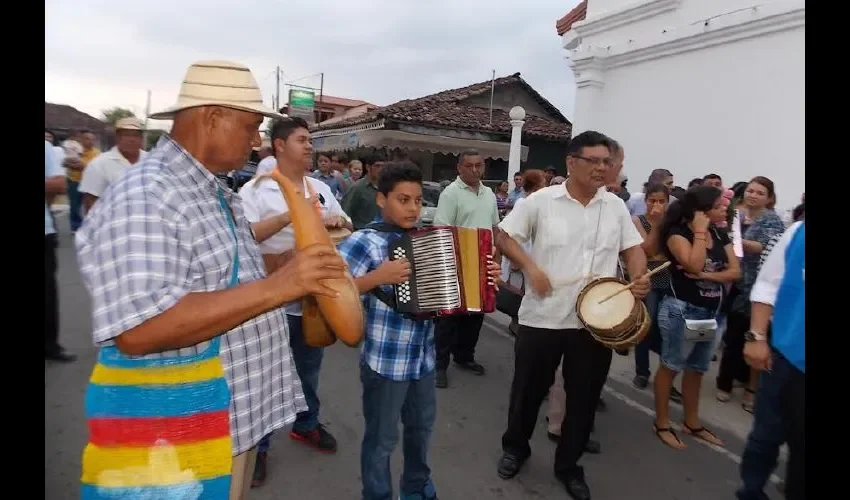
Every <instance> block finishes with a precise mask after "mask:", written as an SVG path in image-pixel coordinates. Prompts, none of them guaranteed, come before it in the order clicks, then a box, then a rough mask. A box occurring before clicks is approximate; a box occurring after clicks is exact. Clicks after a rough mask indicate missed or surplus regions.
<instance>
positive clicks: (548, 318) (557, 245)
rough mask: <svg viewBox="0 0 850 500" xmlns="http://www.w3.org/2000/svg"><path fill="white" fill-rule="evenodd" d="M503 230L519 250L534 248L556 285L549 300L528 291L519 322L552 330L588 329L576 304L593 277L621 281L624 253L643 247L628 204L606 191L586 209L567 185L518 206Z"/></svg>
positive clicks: (532, 253)
mask: <svg viewBox="0 0 850 500" xmlns="http://www.w3.org/2000/svg"><path fill="white" fill-rule="evenodd" d="M499 228H500V229H502V230H503V231H505V232H506V233H508V235H510V236H511V237H512V238H513V239H514V240H516V241H517V242H518V243H519V244H520V245H524V244H526V243H530V245H531V251H530V252H529V255H530V256H531V259H532V260H533V261H534V262H535V264H537V266H538V267H540V269H541V270H543V272H544V273H546V275H547V276H548V277H549V281H550V282H551V283H552V292H551V293H550V294H549V296H548V297H538V296H537V295H536V294H535V293H534V291H533V290H532V289H531V286H530V284H528V285H527V286H526V292H525V296H524V297H523V299H522V305H521V306H520V308H519V323H520V324H522V325H525V326H531V327H535V328H548V329H553V330H560V329H567V328H584V327H583V325H582V324H581V322H580V321H579V319H578V317H577V316H576V312H575V309H576V300H577V299H578V295H579V293H581V290H582V288H584V286H585V285H586V284H587V283H589V282H590V280H591V279H592V278H591V277H590V276H591V275H593V277H603V276H618V275H619V272H618V269H617V265H618V261H619V257H620V252H622V251H624V250H627V249H629V248H631V247H633V246H636V245H640V244H641V243H642V242H643V238H642V237H641V235H640V233H639V232H638V230H637V229H636V228H635V225H634V224H633V223H632V218H631V216H630V215H629V211H628V209H627V208H626V204H625V203H624V202H623V200H622V199H620V198H619V197H618V196H617V195H615V194H612V193H609V192H608V191H607V190H606V189H605V188H604V187H602V188H600V189H599V191H597V193H596V195H595V196H594V197H593V198H592V199H591V200H590V203H588V204H587V206H584V205H582V204H581V203H580V202H579V201H577V200H576V199H575V198H573V197H572V196H570V194H569V192H567V189H566V185H565V184H560V185H557V186H550V187H546V188H543V189H541V190H539V191H537V192H535V193H532V194H531V195H530V196H528V197H527V198H525V201H524V202H522V203H520V204H518V205H516V206H514V209H513V210H512V211H511V212H510V213H509V214H508V215H507V217H505V219H504V220H503V221H502V222H501V223H500V224H499ZM591 262H593V269H591V268H590V266H591Z"/></svg>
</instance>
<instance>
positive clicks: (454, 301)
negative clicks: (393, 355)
mask: <svg viewBox="0 0 850 500" xmlns="http://www.w3.org/2000/svg"><path fill="white" fill-rule="evenodd" d="M389 253H390V257H389V258H390V260H398V259H403V258H404V259H407V260H408V261H409V262H410V279H409V280H408V281H406V282H404V283H401V284H398V285H394V286H393V292H394V294H395V297H394V298H395V300H394V302H395V309H396V310H397V311H398V312H400V313H402V314H408V315H414V316H417V317H425V318H427V317H436V316H450V315H453V314H464V313H470V312H482V313H489V312H493V311H494V310H495V309H496V287H495V284H494V283H493V280H492V279H491V278H490V277H489V276H488V271H487V262H488V261H489V260H490V256H491V255H492V253H493V232H492V230H490V229H476V228H465V227H454V226H435V227H429V228H424V229H418V230H415V231H410V232H408V233H404V234H402V235H401V236H400V237H399V238H397V239H396V240H394V241H393V242H391V243H390V247H389Z"/></svg>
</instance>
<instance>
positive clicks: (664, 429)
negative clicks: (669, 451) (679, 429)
mask: <svg viewBox="0 0 850 500" xmlns="http://www.w3.org/2000/svg"><path fill="white" fill-rule="evenodd" d="M652 431H653V432H654V433H655V437H657V438H658V440H659V441H661V442H662V443H664V444H666V445H667V446H669V447H670V448H673V449H674V450H681V449H683V448H685V443H684V442H682V440H681V439H679V436H677V435H676V432H675V431H674V430H673V429H671V428H670V427H660V428H659V427H658V426H657V425H655V424H652ZM663 432H669V433H670V435H671V436H673V437H674V438H675V439H676V442H677V443H679V444H680V445H681V447H678V448H677V447H675V446H673V445H672V444H670V443H669V442H668V441H665V440H664V438H662V437H661V433H663Z"/></svg>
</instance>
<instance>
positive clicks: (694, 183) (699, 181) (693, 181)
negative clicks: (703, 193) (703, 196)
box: [688, 177, 705, 189]
mask: <svg viewBox="0 0 850 500" xmlns="http://www.w3.org/2000/svg"><path fill="white" fill-rule="evenodd" d="M703 182H705V179H700V178H699V177H696V178H693V179H691V182H689V183H688V189H691V188H692V187H694V186H702V183H703Z"/></svg>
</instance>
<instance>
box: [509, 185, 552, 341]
mask: <svg viewBox="0 0 850 500" xmlns="http://www.w3.org/2000/svg"><path fill="white" fill-rule="evenodd" d="M544 187H546V174H545V173H544V172H543V171H542V170H538V169H530V170H526V171H525V172H523V173H522V189H523V192H524V193H525V196H523V197H522V198H519V199H518V200H516V202H514V208H516V207H518V206H519V205H520V203H522V202H524V201H525V199H526V198H527V197H529V196H531V194H532V193H534V192H535V191H539V190H541V189H543V188H544ZM530 247H531V245H530V243H529V244H526V245H524V246H523V250H525V251H526V252H530V251H531V248H530ZM502 281H504V282H505V283H508V284H510V285H513V286H514V287H516V288H518V289H520V290H523V291H524V290H525V276H524V275H523V274H522V271H520V270H519V268H518V267H517V266H516V265H514V264H513V263H512V262H511V261H510V260H509V259H508V258H507V257H504V256H502ZM517 321H518V318H517V317H516V316H514V317H513V318H511V324H510V325H509V326H508V330H509V331H510V332H511V334H513V335H516V331H517V327H518V326H519V323H518V322H517Z"/></svg>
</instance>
